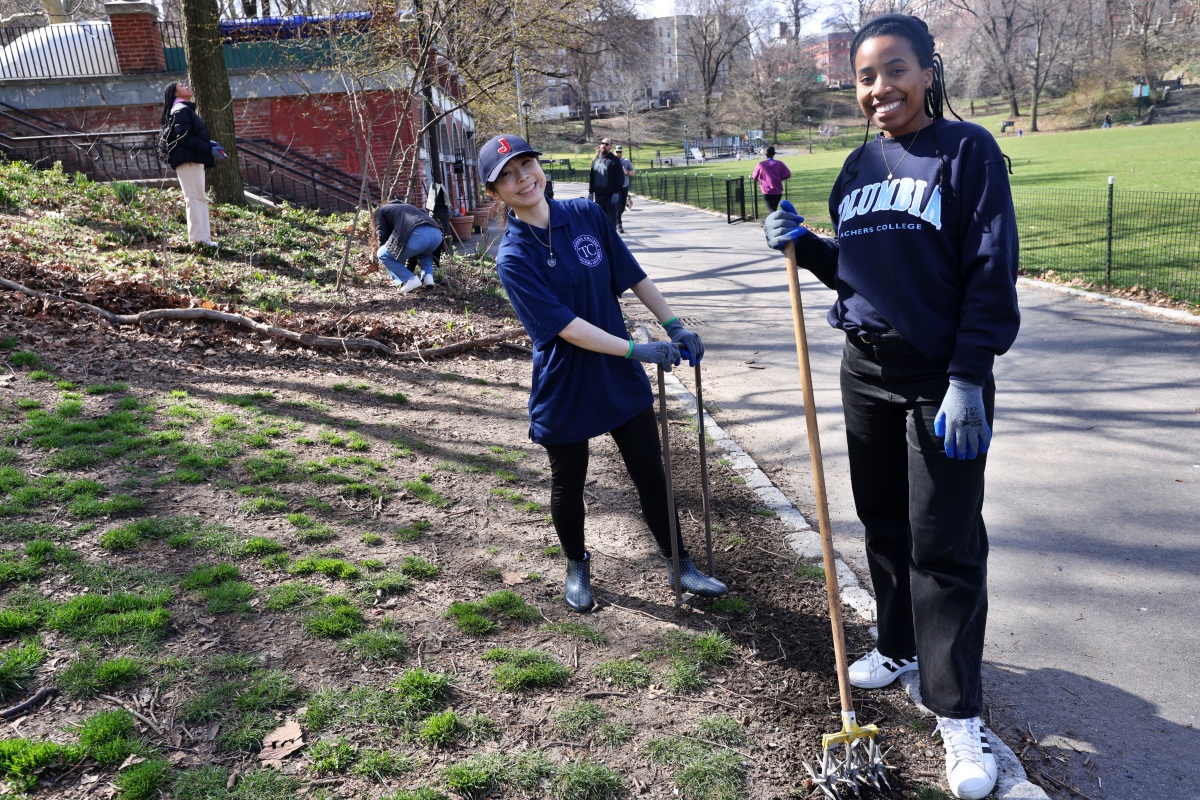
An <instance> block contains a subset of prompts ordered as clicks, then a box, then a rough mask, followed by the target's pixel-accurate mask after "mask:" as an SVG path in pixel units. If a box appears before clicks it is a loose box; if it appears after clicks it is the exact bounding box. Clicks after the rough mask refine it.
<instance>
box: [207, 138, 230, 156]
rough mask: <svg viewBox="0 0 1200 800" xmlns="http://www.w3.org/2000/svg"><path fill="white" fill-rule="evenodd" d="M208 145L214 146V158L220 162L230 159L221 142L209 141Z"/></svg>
mask: <svg viewBox="0 0 1200 800" xmlns="http://www.w3.org/2000/svg"><path fill="white" fill-rule="evenodd" d="M208 143H209V144H210V145H212V151H213V158H215V159H217V160H218V161H224V160H225V159H227V158H229V155H228V154H227V153H226V152H225V148H224V147H222V146H221V143H220V142H214V141H213V140H212V139H209V140H208Z"/></svg>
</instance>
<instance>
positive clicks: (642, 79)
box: [612, 20, 654, 159]
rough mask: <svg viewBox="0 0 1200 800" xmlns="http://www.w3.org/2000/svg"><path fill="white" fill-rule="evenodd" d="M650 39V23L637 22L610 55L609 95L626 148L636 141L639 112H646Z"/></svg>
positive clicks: (639, 121) (638, 127)
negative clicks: (620, 122)
mask: <svg viewBox="0 0 1200 800" xmlns="http://www.w3.org/2000/svg"><path fill="white" fill-rule="evenodd" d="M653 37H654V26H653V23H651V22H649V21H647V20H638V21H637V23H636V24H634V25H630V26H629V28H628V33H627V35H625V36H623V37H622V38H621V40H620V42H619V43H618V46H617V49H616V50H615V51H614V53H613V55H612V66H613V75H614V76H615V78H616V80H614V81H613V96H614V98H615V99H616V110H617V111H618V112H619V113H620V114H621V115H622V116H623V117H624V119H625V141H626V142H627V143H628V144H629V145H630V148H632V147H633V145H634V142H636V141H637V140H638V138H639V134H640V132H641V131H640V129H641V112H643V111H645V110H646V107H647V103H648V101H649V99H650V83H649V77H650V74H651V62H652V55H653V51H652V44H653ZM633 155H634V154H633V151H632V149H631V150H630V153H629V157H630V158H631V159H632V158H633Z"/></svg>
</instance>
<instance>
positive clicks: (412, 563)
mask: <svg viewBox="0 0 1200 800" xmlns="http://www.w3.org/2000/svg"><path fill="white" fill-rule="evenodd" d="M400 571H401V572H403V573H404V574H405V575H408V576H409V577H412V578H421V579H424V580H429V579H430V578H435V577H437V574H438V566H437V564H431V563H430V562H428V561H426V560H425V559H423V558H417V557H416V556H406V557H405V559H404V563H403V564H401V565H400Z"/></svg>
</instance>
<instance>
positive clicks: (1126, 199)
mask: <svg viewBox="0 0 1200 800" xmlns="http://www.w3.org/2000/svg"><path fill="white" fill-rule="evenodd" d="M547 174H551V175H553V177H554V179H555V180H556V181H569V182H583V183H586V182H587V179H588V172H587V170H565V169H550V170H547ZM741 180H744V179H742V178H735V177H733V176H728V177H727V178H724V179H722V178H718V177H717V176H716V175H715V174H702V175H697V174H687V173H684V172H682V171H679V170H654V171H644V172H639V173H638V174H636V175H634V176H633V178H632V182H631V184H630V191H631V192H632V193H633V194H639V195H642V196H644V197H649V198H651V199H654V200H662V201H665V202H671V203H684V204H685V205H690V206H695V207H697V208H707V209H712V210H714V211H717V212H720V213H724V214H725V218H726V219H727V220H728V221H730V222H733V221H735V220H738V219H751V220H756V219H759V218H760V214H761V215H762V216H766V214H767V209H766V208H765V206H762V207H760V206H759V189H758V184H757V182H755V181H751V185H750V186H749V187H745V185H744V184H742V185H741V186H742V190H741V191H740V192H739V191H737V190H736V188H735V184H738V182H739V181H741ZM721 182H723V183H724V184H725V187H726V190H725V195H724V197H719V196H718V195H717V193H716V186H717V184H718V183H721ZM747 191H749V193H750V195H751V198H752V204H751V208H750V209H746V208H745V202H746V192H747ZM1012 194H1013V204H1014V206H1015V207H1016V211H1017V225H1018V226H1019V230H1020V242H1021V271H1022V273H1023V274H1026V275H1029V276H1031V277H1038V276H1046V277H1055V276H1058V277H1059V278H1067V279H1072V278H1078V279H1079V280H1080V281H1082V282H1084V283H1085V284H1087V285H1091V286H1096V287H1100V288H1108V289H1114V290H1126V289H1137V288H1140V289H1144V290H1147V291H1151V292H1158V293H1161V294H1162V295H1164V296H1166V297H1169V298H1171V299H1173V300H1178V301H1181V302H1184V303H1190V304H1192V305H1200V193H1198V194H1190V193H1188V194H1185V193H1167V192H1138V191H1124V190H1122V191H1117V190H1116V189H1115V187H1113V186H1111V185H1110V187H1109V188H1108V190H1107V191H1105V190H1103V189H1098V190H1089V189H1027V188H1017V189H1014V190H1013V193H1012ZM784 197H785V198H789V194H788V182H785V183H784ZM789 199H790V198H789ZM747 210H749V211H750V212H751V213H750V214H746V211H747Z"/></svg>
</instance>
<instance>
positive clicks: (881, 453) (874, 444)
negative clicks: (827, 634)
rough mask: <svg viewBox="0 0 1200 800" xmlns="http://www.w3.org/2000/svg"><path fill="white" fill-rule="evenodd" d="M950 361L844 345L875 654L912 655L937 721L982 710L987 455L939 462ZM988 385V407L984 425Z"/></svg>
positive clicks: (895, 348)
mask: <svg viewBox="0 0 1200 800" xmlns="http://www.w3.org/2000/svg"><path fill="white" fill-rule="evenodd" d="M947 366H948V365H947V364H946V363H944V362H936V361H930V360H929V359H927V358H925V357H924V356H922V355H920V354H918V353H916V352H915V351H912V350H911V349H910V348H909V347H908V346H907V345H905V344H903V343H901V342H898V343H896V344H894V345H889V346H872V345H868V344H864V343H863V342H862V341H861V340H860V339H858V338H856V337H851V338H850V339H849V341H848V343H847V345H846V348H845V351H844V353H843V356H842V370H841V384H842V405H843V407H844V409H845V414H846V439H847V443H848V445H849V448H848V454H849V459H850V480H851V484H852V486H853V490H854V506H855V509H856V510H857V512H858V518H859V519H860V520H861V521H862V523H863V526H864V527H865V528H866V548H867V564H868V566H869V567H870V570H871V582H872V584H873V585H874V588H875V599H876V602H877V605H878V610H879V652H881V653H883V654H884V655H885V656H890V657H893V658H906V657H911V656H912V655H914V654H916V655H917V657H918V659H919V661H920V664H921V697H922V699H923V700H924V701H925V705H926V706H928V707H929V709H930V710H931V711H933V712H935V713H936V714H938V715H940V716H943V717H954V718H959V719H961V718H966V717H975V716H979V715H980V714H981V712H982V710H983V685H982V679H981V670H982V664H983V638H984V632H985V629H986V625H987V607H988V604H987V553H988V542H987V531H986V529H985V528H984V524H983V514H982V510H983V473H984V468H985V467H986V466H987V456H985V455H981V456H977V457H976V458H975V459H973V460H971V461H959V460H957V459H951V458H947V457H946V454H945V451H944V450H943V445H942V438H941V437H939V436H937V435H935V434H934V432H933V421H934V418H935V417H936V416H937V412H938V408H940V406H941V404H942V399H943V397H944V396H945V394H946V389H947V387H948V384H949V379H948V377H947V375H946V368H947ZM995 392H996V386H995V383H994V381H993V380H992V378H991V377H990V376H989V378H988V381H987V384H986V385H985V386H984V392H983V396H984V407H985V409H986V415H987V420H988V424H989V425H991V422H992V414H993V410H994V403H995Z"/></svg>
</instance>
